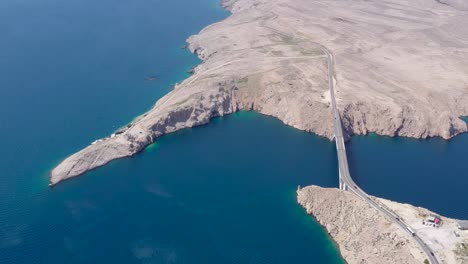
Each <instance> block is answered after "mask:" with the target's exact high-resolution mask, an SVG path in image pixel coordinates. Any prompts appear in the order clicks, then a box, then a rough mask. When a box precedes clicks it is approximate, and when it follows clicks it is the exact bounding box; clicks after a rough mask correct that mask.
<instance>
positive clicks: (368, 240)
mask: <svg viewBox="0 0 468 264" xmlns="http://www.w3.org/2000/svg"><path fill="white" fill-rule="evenodd" d="M297 199H298V202H299V204H301V205H302V206H303V207H304V208H305V209H306V211H307V213H308V214H311V215H313V216H314V217H315V218H316V219H317V221H318V222H319V223H320V224H322V225H323V226H324V227H325V228H326V230H327V231H328V232H329V234H330V236H331V237H332V238H333V239H334V240H335V241H336V242H337V244H338V246H339V249H340V252H341V254H342V256H343V258H344V259H345V260H346V262H348V263H349V264H353V263H360V264H364V263H369V264H370V263H379V264H385V263H389V264H394V263H401V264H404V263H408V264H409V263H415V264H416V263H419V264H420V263H423V262H424V259H425V258H424V255H423V254H422V252H421V251H420V249H419V248H418V246H417V244H416V243H415V242H413V241H412V240H411V239H410V237H409V235H408V234H406V233H405V232H404V231H403V230H401V229H400V228H399V227H398V225H396V224H394V223H391V222H390V221H389V220H388V219H387V218H386V217H385V215H383V214H381V213H380V212H379V211H377V210H376V209H374V208H372V207H370V206H369V205H367V204H366V203H365V202H364V201H363V200H362V199H360V198H358V197H357V196H355V195H353V194H352V193H350V192H344V191H340V190H338V189H324V188H320V187H316V186H309V187H306V188H303V189H301V190H299V191H298V197H297Z"/></svg>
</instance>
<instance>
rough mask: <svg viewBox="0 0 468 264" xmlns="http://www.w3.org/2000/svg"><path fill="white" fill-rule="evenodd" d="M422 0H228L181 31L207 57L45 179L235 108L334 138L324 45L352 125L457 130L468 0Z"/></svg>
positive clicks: (76, 171) (463, 98)
mask: <svg viewBox="0 0 468 264" xmlns="http://www.w3.org/2000/svg"><path fill="white" fill-rule="evenodd" d="M420 2H422V4H421V3H412V2H411V3H408V2H407V1H404V0H391V1H389V2H386V3H381V2H380V1H377V0H374V1H354V2H353V3H352V4H350V3H349V2H348V1H344V0H338V1H306V0H300V1H299V2H297V1H292V0H273V1H263V0H224V1H223V2H222V3H223V6H224V7H225V8H227V9H228V10H230V11H231V12H232V14H231V16H230V17H228V18H227V19H225V20H223V21H221V22H218V23H215V24H212V25H210V26H208V27H206V28H205V29H203V30H202V31H201V32H200V33H199V34H198V35H194V36H191V37H190V38H189V39H188V43H189V44H188V48H189V49H190V51H192V52H194V53H196V54H197V55H198V56H199V57H200V58H201V59H202V60H203V61H204V62H203V63H202V64H201V65H199V66H198V67H196V68H195V69H194V70H193V75H192V76H191V77H190V78H188V79H187V80H185V81H184V82H182V83H181V84H179V85H176V86H175V88H174V90H173V91H171V92H170V93H168V94H167V95H166V96H164V97H162V98H161V99H160V100H158V101H157V103H156V104H155V106H154V107H153V108H152V109H151V110H150V111H148V112H147V113H145V114H144V115H142V116H140V117H139V118H137V119H136V120H135V121H134V122H132V123H131V124H129V125H128V126H127V127H125V128H124V129H122V130H120V131H118V132H116V133H115V134H113V135H112V136H111V137H108V138H105V139H102V140H98V141H95V142H94V144H92V145H90V146H88V147H86V148H85V149H83V150H81V151H79V152H77V153H75V154H73V155H71V156H70V157H68V158H66V159H65V160H64V161H62V162H61V163H60V164H59V165H58V166H57V167H56V168H54V169H53V170H52V172H51V175H50V184H51V185H55V184H57V183H58V182H60V181H62V180H66V179H69V178H72V177H75V176H78V175H81V174H83V173H86V172H87V171H89V170H92V169H95V168H97V167H99V166H102V165H104V164H106V163H108V162H110V161H112V160H115V159H119V158H123V157H128V156H132V155H134V154H136V153H138V152H140V151H142V150H143V149H144V148H145V147H146V146H148V145H149V144H152V143H153V142H155V140H156V139H157V138H158V137H160V136H162V135H165V134H168V133H171V132H174V131H177V130H180V129H184V128H188V127H194V126H199V125H203V124H206V123H208V122H209V121H210V119H211V118H213V117H217V116H223V115H226V114H230V113H233V112H235V111H239V110H255V111H258V112H260V113H262V114H265V115H270V116H274V117H277V118H279V119H280V120H282V121H283V122H284V123H285V124H286V125H290V126H293V127H295V128H297V129H301V130H305V131H308V132H311V133H315V134H317V135H319V136H323V137H327V138H331V137H332V122H331V113H330V108H329V94H328V89H327V76H326V74H327V71H326V68H327V64H326V59H325V57H324V56H323V54H322V52H321V51H320V48H319V47H320V46H325V47H327V49H329V50H330V51H331V52H332V53H333V54H334V56H335V58H336V65H334V66H335V72H336V76H335V78H336V80H337V88H336V89H337V101H338V102H337V103H338V107H339V109H340V112H341V114H342V119H343V126H344V128H345V130H346V132H347V134H348V136H352V135H353V134H367V133H369V132H374V133H377V134H379V135H387V136H405V137H414V138H427V137H435V136H438V137H443V138H446V139H449V138H451V137H453V136H456V135H457V134H459V133H464V132H466V131H467V130H468V129H467V125H466V123H465V122H463V121H462V120H461V119H460V118H459V117H460V116H466V115H468V51H467V49H466V46H467V45H468V34H467V33H466V32H465V31H463V29H462V28H459V27H451V25H452V24H460V23H462V24H463V23H468V16H466V10H464V8H462V7H461V6H463V7H464V6H465V5H468V4H464V3H463V2H462V1H456V0H453V1H452V2H453V4H452V5H450V3H451V2H450V3H448V2H447V3H440V2H437V1H434V0H420ZM297 6H300V7H301V8H296V7H297ZM379 10H380V11H381V12H380V11H379ZM429 10H430V12H429ZM378 11H379V12H378ZM396 25H397V27H396ZM441 29H444V30H441ZM428 43H429V44H430V45H429V44H428Z"/></svg>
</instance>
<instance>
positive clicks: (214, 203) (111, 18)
mask: <svg viewBox="0 0 468 264" xmlns="http://www.w3.org/2000/svg"><path fill="white" fill-rule="evenodd" d="M181 7H184V8H181ZM226 16H227V13H226V12H225V11H224V10H222V9H221V8H220V7H219V6H218V3H217V1H216V0H199V1H196V2H195V1H189V0H173V1H162V0H134V1H123V0H112V1H111V0H101V1H97V2H96V1H91V0H71V1H66V2H63V1H57V0H36V1H33V0H4V1H0V34H1V36H2V41H0V58H1V59H0V72H1V75H0V91H1V96H0V113H1V115H0V124H1V128H2V129H0V138H1V139H2V140H1V141H0V147H1V149H2V152H1V154H0V171H1V173H0V263H107V262H110V263H301V262H308V263H342V260H341V258H340V256H339V254H338V252H337V250H336V248H335V247H334V246H333V243H332V242H331V241H330V239H329V237H328V236H327V235H326V234H325V232H324V231H323V229H321V228H320V227H319V226H318V224H317V223H316V222H314V221H313V220H312V219H311V218H310V217H308V216H307V215H306V214H305V213H304V211H303V210H302V209H301V208H300V207H299V206H298V205H297V204H296V202H295V201H296V198H295V190H296V187H297V185H308V184H317V185H320V186H326V187H334V186H337V185H338V178H337V175H338V172H337V167H336V153H335V149H334V145H333V144H332V143H331V142H328V141H326V140H324V139H321V138H318V137H316V136H313V135H310V134H307V133H304V132H300V131H297V130H295V129H292V128H290V127H286V126H283V125H282V124H281V122H279V121H278V120H276V119H273V118H269V117H262V116H260V115H258V114H255V113H238V114H235V115H232V116H229V117H224V118H218V119H215V120H214V122H213V123H211V124H209V125H207V126H204V127H200V128H195V129H190V130H185V131H182V132H179V133H175V134H173V135H169V136H166V137H164V138H162V139H161V140H159V141H158V143H157V144H154V145H152V146H150V147H149V148H148V149H147V150H145V151H144V152H143V153H141V154H140V155H137V156H135V157H133V158H130V159H123V160H118V161H115V162H112V163H111V164H109V165H108V166H105V167H103V168H100V169H98V170H96V171H93V172H90V173H88V174H86V175H85V176H83V177H79V178H77V179H74V180H71V181H67V182H64V183H63V184H60V185H59V186H57V187H56V188H54V189H52V190H50V189H48V188H47V182H48V172H49V170H50V169H51V168H52V167H53V166H54V165H56V164H57V163H58V162H59V161H60V160H61V159H63V158H64V157H66V156H67V155H68V154H70V153H73V152H74V151H77V150H79V149H80V148H82V147H84V146H86V145H87V144H89V143H90V142H92V141H93V140H95V139H97V138H100V137H103V136H106V135H109V134H110V133H112V132H113V131H114V130H115V129H116V128H118V127H120V126H122V125H124V124H126V123H127V122H129V121H130V120H132V118H134V117H135V116H137V115H139V114H141V113H143V112H144V111H145V110H146V109H148V108H150V107H151V105H152V104H153V103H154V101H155V100H156V99H157V98H159V97H161V96H162V95H164V94H165V93H167V92H168V91H169V90H170V89H171V87H172V84H173V83H175V82H177V81H180V80H182V79H183V78H185V77H187V76H188V75H187V74H186V73H185V71H186V70H188V69H190V68H191V67H192V66H194V65H196V64H197V63H199V60H198V59H197V58H196V57H195V56H193V55H191V54H189V53H188V52H187V51H184V50H182V49H181V47H182V46H184V45H185V38H186V37H187V36H189V35H190V34H193V33H196V32H198V31H199V30H200V29H201V28H202V27H204V26H206V25H208V24H210V23H213V22H215V21H218V20H220V19H222V18H224V17H226ZM148 75H157V76H158V80H157V81H155V82H145V81H144V78H145V77H147V76H148ZM467 141H468V137H467V136H466V135H462V136H460V137H457V138H455V139H454V140H452V141H450V142H445V141H442V140H439V139H433V140H428V141H415V140H407V139H389V138H382V137H375V136H368V137H356V138H354V139H353V140H352V142H351V143H350V144H348V151H349V154H350V160H351V162H352V167H351V171H352V173H353V177H355V178H356V181H357V182H358V183H359V184H360V185H362V186H363V187H364V189H365V190H367V191H369V192H370V193H372V194H377V195H381V196H383V197H387V198H391V199H396V200H399V201H402V202H411V203H415V204H417V205H422V206H426V207H428V208H431V209H434V210H436V211H439V212H440V213H444V214H447V215H450V216H456V217H468V210H467V207H466V205H464V204H463V203H461V202H457V201H459V200H462V197H464V195H465V191H464V190H465V189H464V188H463V186H467V180H468V178H467V177H463V175H465V176H466V164H467V163H466V157H467V155H466V154H467V153H466V146H467V145H468V142H467ZM449 202H457V203H452V204H449Z"/></svg>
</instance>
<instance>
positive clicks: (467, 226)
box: [458, 221, 468, 230]
mask: <svg viewBox="0 0 468 264" xmlns="http://www.w3.org/2000/svg"><path fill="white" fill-rule="evenodd" d="M458 229H460V230H468V221H458Z"/></svg>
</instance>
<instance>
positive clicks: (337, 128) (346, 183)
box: [322, 48, 439, 264]
mask: <svg viewBox="0 0 468 264" xmlns="http://www.w3.org/2000/svg"><path fill="white" fill-rule="evenodd" d="M322 50H323V52H324V53H325V54H326V55H327V58H328V81H329V88H330V95H331V106H332V111H333V127H334V133H335V142H336V152H337V155H338V164H339V172H340V188H341V189H343V190H348V191H351V192H352V193H354V194H355V195H357V196H359V197H360V198H362V199H363V200H365V201H366V202H367V203H368V204H369V205H371V206H372V207H374V208H376V209H377V210H379V211H380V212H382V213H383V214H385V215H386V216H387V217H388V219H390V220H391V221H392V222H394V223H396V224H397V225H399V226H400V227H401V228H403V230H405V232H406V233H408V235H409V236H410V237H411V238H413V239H414V240H415V241H416V243H418V244H419V246H420V247H421V249H422V250H423V251H424V253H426V255H427V257H428V259H429V261H430V263H432V264H438V263H439V262H438V261H437V259H436V258H435V256H433V255H432V251H431V249H430V248H429V247H428V246H427V245H426V244H425V243H424V241H423V240H422V239H421V238H420V237H419V236H418V235H417V234H416V233H414V231H412V229H411V227H409V225H407V224H406V223H404V222H403V220H402V219H401V218H400V217H399V216H398V215H396V214H395V213H393V212H392V211H390V210H389V209H387V208H386V207H384V206H383V205H382V204H381V203H379V202H377V201H376V200H374V199H373V198H372V197H370V196H369V195H368V194H367V193H366V192H364V191H363V190H362V189H361V188H359V186H357V184H356V183H355V182H354V181H353V179H352V178H351V174H350V173H349V167H348V158H347V156H346V148H345V143H344V138H343V127H342V125H341V118H340V113H339V111H338V108H336V101H335V83H334V77H333V76H334V74H333V69H334V62H333V56H332V55H331V54H330V52H329V51H328V50H327V49H325V48H322ZM408 228H409V229H408Z"/></svg>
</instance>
